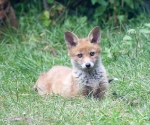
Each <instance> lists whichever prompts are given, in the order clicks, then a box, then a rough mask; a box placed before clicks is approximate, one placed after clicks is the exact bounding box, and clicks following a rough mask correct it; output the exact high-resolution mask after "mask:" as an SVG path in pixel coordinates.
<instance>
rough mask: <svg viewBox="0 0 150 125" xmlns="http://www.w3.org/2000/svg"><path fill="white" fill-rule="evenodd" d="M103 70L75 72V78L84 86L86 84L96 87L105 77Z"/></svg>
mask: <svg viewBox="0 0 150 125" xmlns="http://www.w3.org/2000/svg"><path fill="white" fill-rule="evenodd" d="M103 74H104V73H103V72H102V71H99V70H96V69H95V70H94V71H92V72H90V71H89V72H82V71H80V72H75V73H74V76H75V79H76V81H77V83H78V84H79V85H80V86H82V85H86V86H92V87H94V86H95V87H96V86H98V85H99V83H100V82H101V80H102V77H103Z"/></svg>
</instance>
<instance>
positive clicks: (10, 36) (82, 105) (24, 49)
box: [0, 19, 150, 125]
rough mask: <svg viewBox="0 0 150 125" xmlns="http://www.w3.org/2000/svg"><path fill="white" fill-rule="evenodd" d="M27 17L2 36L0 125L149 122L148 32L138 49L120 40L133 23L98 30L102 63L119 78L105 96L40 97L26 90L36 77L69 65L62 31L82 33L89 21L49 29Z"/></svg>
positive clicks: (144, 124)
mask: <svg viewBox="0 0 150 125" xmlns="http://www.w3.org/2000/svg"><path fill="white" fill-rule="evenodd" d="M27 20H28V19H20V31H18V32H12V31H10V30H6V31H5V32H3V35H1V38H0V40H1V42H0V124H1V125H3V124H11V125H22V124H32V125H34V124H36V125H37V124H39V125H48V124H50V125H99V124H100V125H109V124H110V125H129V124H132V125H134V124H135V125H149V124H150V75H149V73H150V65H149V62H150V46H149V45H150V44H149V39H150V35H146V36H145V35H142V34H140V35H138V40H139V46H138V49H137V51H138V53H136V42H135V40H133V41H128V42H123V41H122V40H123V37H124V36H125V34H127V33H126V31H127V30H128V29H129V27H130V28H136V27H132V25H129V26H128V27H125V28H124V31H122V30H119V29H118V30H113V27H112V28H107V27H106V28H105V29H103V30H102V43H101V46H102V48H103V52H102V58H103V63H104V65H105V67H106V69H107V72H108V76H109V77H117V78H118V79H119V80H118V81H115V82H113V83H111V85H110V88H109V92H108V95H107V97H106V98H105V99H104V100H102V101H99V100H96V99H93V98H82V97H78V98H69V99H68V98H63V97H61V96H56V95H53V96H48V97H46V98H42V97H40V96H39V95H38V94H37V93H36V92H33V91H30V89H31V88H32V86H33V85H34V82H35V81H36V80H37V78H38V76H39V75H40V74H41V73H42V72H45V71H47V70H48V69H50V68H51V67H52V66H53V65H66V66H71V65H70V61H69V57H68V56H67V48H66V45H65V42H64V38H63V35H64V31H66V30H71V31H74V32H75V33H76V34H77V35H79V36H80V37H86V36H87V34H88V33H89V31H90V30H91V29H92V28H93V25H88V24H86V23H80V22H78V23H77V24H71V22H69V20H67V21H66V22H65V23H64V25H62V26H53V27H51V28H50V29H48V28H44V27H42V26H41V25H40V24H39V23H38V22H36V21H34V22H33V20H32V19H31V20H28V21H27ZM26 21H27V22H26ZM144 23H146V22H144ZM81 24H82V25H81ZM142 25H143V23H139V27H140V26H142ZM130 42H132V43H130ZM136 54H137V57H136Z"/></svg>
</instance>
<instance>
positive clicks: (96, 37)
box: [33, 26, 113, 99]
mask: <svg viewBox="0 0 150 125" xmlns="http://www.w3.org/2000/svg"><path fill="white" fill-rule="evenodd" d="M64 39H65V42H66V45H67V48H68V56H69V57H70V61H71V64H72V68H69V67H66V66H54V67H52V68H51V69H50V70H49V71H48V72H45V73H43V74H41V75H40V77H39V78H38V80H37V81H36V83H35V85H34V87H33V88H34V89H36V90H37V91H38V94H39V95H41V96H44V95H47V94H56V95H61V96H63V97H69V98H70V97H76V96H79V95H81V96H87V97H89V96H93V97H94V98H98V99H103V98H104V97H105V94H106V93H107V91H108V88H109V83H110V82H111V81H113V79H108V78H107V73H106V70H105V67H104V65H103V63H102V59H101V52H102V49H101V46H100V43H101V32H100V27H99V26H96V27H94V28H93V29H92V30H91V31H90V32H89V34H88V36H87V37H86V38H78V36H77V35H76V34H75V33H73V32H71V31H66V32H65V33H64Z"/></svg>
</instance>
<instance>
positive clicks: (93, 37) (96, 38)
mask: <svg viewBox="0 0 150 125" xmlns="http://www.w3.org/2000/svg"><path fill="white" fill-rule="evenodd" d="M88 38H89V40H90V42H91V43H98V44H99V43H100V40H101V34H100V28H99V26H96V27H95V28H93V29H92V30H91V31H90V33H89V35H88Z"/></svg>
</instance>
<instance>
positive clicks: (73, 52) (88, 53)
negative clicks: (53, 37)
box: [65, 26, 101, 70]
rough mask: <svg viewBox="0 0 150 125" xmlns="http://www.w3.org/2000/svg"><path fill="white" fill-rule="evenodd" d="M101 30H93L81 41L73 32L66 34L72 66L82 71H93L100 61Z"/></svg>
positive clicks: (96, 28)
mask: <svg viewBox="0 0 150 125" xmlns="http://www.w3.org/2000/svg"><path fill="white" fill-rule="evenodd" d="M100 40H101V35H100V28H99V27H98V26H97V27H95V28H93V29H92V30H91V31H90V33H89V35H88V37H87V38H81V39H79V38H78V37H77V35H75V34H74V33H73V32H70V31H66V32H65V41H66V44H67V47H68V51H69V52H68V54H69V56H70V58H71V62H72V65H73V66H75V67H77V68H80V69H82V70H90V69H92V68H93V67H94V66H95V65H96V64H97V63H98V61H99V54H100V52H101V48H100V45H99V44H100Z"/></svg>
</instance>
